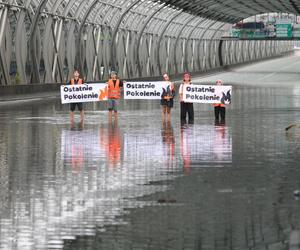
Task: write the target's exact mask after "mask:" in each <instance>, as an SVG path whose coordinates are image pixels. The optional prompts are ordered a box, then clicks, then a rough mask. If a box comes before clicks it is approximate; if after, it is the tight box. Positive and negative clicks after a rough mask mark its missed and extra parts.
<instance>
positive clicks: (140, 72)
mask: <svg viewBox="0 0 300 250" xmlns="http://www.w3.org/2000/svg"><path fill="white" fill-rule="evenodd" d="M164 7H165V6H164V5H161V6H160V7H159V8H158V9H157V10H155V11H154V12H153V13H152V14H151V15H150V16H148V18H147V19H146V20H145V22H144V24H143V26H142V28H141V30H140V32H139V34H138V38H137V47H136V64H137V73H138V76H139V77H141V76H142V67H141V62H140V46H141V42H142V36H143V33H144V31H145V29H146V27H147V25H148V23H149V22H150V21H151V20H152V18H153V17H154V16H155V15H156V14H157V13H158V12H159V11H160V10H161V9H162V8H164Z"/></svg>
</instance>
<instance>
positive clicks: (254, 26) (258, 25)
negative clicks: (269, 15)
mask: <svg viewBox="0 0 300 250" xmlns="http://www.w3.org/2000/svg"><path fill="white" fill-rule="evenodd" d="M233 28H234V29H248V30H264V29H265V24H264V23H263V22H247V23H242V22H239V23H237V24H236V25H234V26H233Z"/></svg>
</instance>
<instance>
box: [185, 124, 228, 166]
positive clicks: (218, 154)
mask: <svg viewBox="0 0 300 250" xmlns="http://www.w3.org/2000/svg"><path fill="white" fill-rule="evenodd" d="M180 132H181V136H180V138H181V156H182V160H183V165H184V167H185V169H187V170H188V169H189V168H190V167H191V166H194V167H203V166H215V167H220V166H224V164H229V163H232V133H231V130H230V128H228V127H226V126H225V124H221V125H219V124H218V126H207V125H189V126H182V127H181V130H180Z"/></svg>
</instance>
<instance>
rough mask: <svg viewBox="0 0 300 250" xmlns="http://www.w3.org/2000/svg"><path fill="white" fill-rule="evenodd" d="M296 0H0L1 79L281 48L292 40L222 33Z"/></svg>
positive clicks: (150, 70)
mask: <svg viewBox="0 0 300 250" xmlns="http://www.w3.org/2000/svg"><path fill="white" fill-rule="evenodd" d="M299 9H300V4H299V3H297V2H296V1H292V0H289V1H283V0H282V1H280V0H277V1H258V0H253V1H243V2H242V1H231V0H224V1H218V0H207V1H187V0H186V1H184V0H179V1H178V0H176V1H175V0H174V1H168V0H165V1H150V0H149V1H145V0H110V1H108V0H84V1H78V0H6V1H5V0H2V1H0V47H1V50H0V75H1V83H0V84H1V85H13V84H30V83H62V82H65V81H66V80H67V79H69V77H70V75H71V74H72V71H73V69H74V68H79V69H80V71H81V74H82V75H83V76H84V78H85V80H86V81H98V80H102V79H106V78H107V76H108V74H109V71H110V70H111V69H115V70H117V71H118V72H119V75H120V77H122V78H126V79H128V78H138V77H153V76H159V75H161V74H162V73H163V72H168V73H170V74H178V73H181V72H185V71H190V72H198V71H206V70H209V69H213V68H217V67H219V66H223V65H232V64H237V63H243V62H248V61H251V60H256V59H262V58H267V57H272V56H276V55H280V54H282V53H285V52H289V51H291V50H293V48H294V46H293V42H292V41H266V40H265V41H234V40H232V41H221V37H222V36H223V35H224V34H226V32H228V29H229V27H230V24H231V23H235V22H237V21H239V20H243V19H244V18H246V17H249V16H252V15H255V14H259V13H267V12H279V11H280V12H288V13H294V14H299Z"/></svg>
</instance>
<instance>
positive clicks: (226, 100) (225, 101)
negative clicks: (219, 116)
mask: <svg viewBox="0 0 300 250" xmlns="http://www.w3.org/2000/svg"><path fill="white" fill-rule="evenodd" d="M222 94H223V96H222V98H221V103H222V104H229V103H231V93H230V90H228V91H227V94H226V95H225V93H224V92H222Z"/></svg>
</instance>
